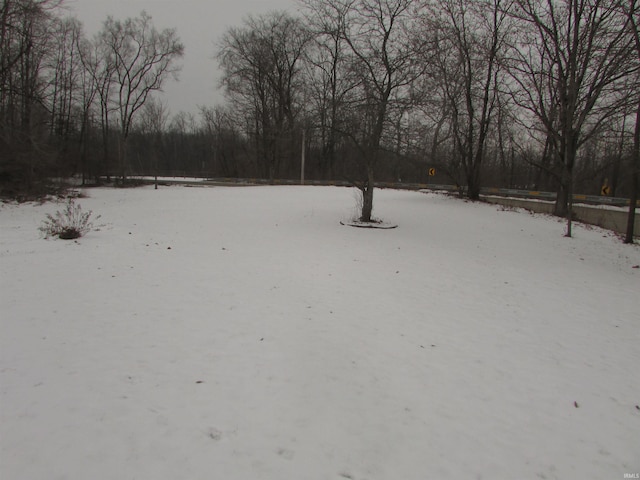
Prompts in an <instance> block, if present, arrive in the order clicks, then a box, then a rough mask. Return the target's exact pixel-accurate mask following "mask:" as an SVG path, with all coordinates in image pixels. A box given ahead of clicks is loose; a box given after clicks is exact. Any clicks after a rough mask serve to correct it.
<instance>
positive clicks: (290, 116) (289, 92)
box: [218, 12, 309, 181]
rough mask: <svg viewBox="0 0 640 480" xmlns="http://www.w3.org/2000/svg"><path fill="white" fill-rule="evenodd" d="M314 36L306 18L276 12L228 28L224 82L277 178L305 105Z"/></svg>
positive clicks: (262, 162)
mask: <svg viewBox="0 0 640 480" xmlns="http://www.w3.org/2000/svg"><path fill="white" fill-rule="evenodd" d="M308 41H309V34H308V31H307V29H306V28H305V26H304V24H303V23H302V22H301V21H300V19H298V18H294V17H292V16H290V15H289V14H287V13H285V12H272V13H270V14H266V15H261V16H255V17H254V16H248V17H246V18H245V20H244V25H243V26H242V27H241V28H231V29H229V30H227V31H226V32H225V34H224V35H223V37H222V40H221V42H220V49H219V52H218V60H219V62H220V65H221V67H222V70H223V77H222V82H221V84H222V86H224V88H225V90H226V93H227V95H228V97H229V99H230V100H231V102H232V103H233V105H234V108H237V109H238V110H239V111H241V112H242V113H243V115H244V118H245V121H246V124H247V127H248V128H247V129H248V132H249V133H250V135H251V136H252V137H253V140H254V142H255V147H256V152H257V164H258V166H259V168H260V169H261V173H262V175H263V176H265V177H267V178H269V179H270V180H271V181H273V180H274V179H275V176H276V175H277V173H278V171H279V165H280V161H281V157H282V154H283V152H284V151H285V150H286V145H287V143H288V142H291V141H292V133H293V130H294V126H295V121H296V118H297V115H298V113H299V111H300V108H301V101H302V98H301V97H302V91H303V89H302V85H301V80H302V75H301V60H302V58H303V54H304V51H305V49H306V47H307V44H308Z"/></svg>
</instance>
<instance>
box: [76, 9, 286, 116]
mask: <svg viewBox="0 0 640 480" xmlns="http://www.w3.org/2000/svg"><path fill="white" fill-rule="evenodd" d="M65 5H66V6H67V8H68V9H69V14H70V15H73V16H75V17H77V18H78V19H79V20H80V21H81V22H82V23H83V24H84V28H85V33H86V35H87V37H92V36H93V35H94V34H95V33H97V32H98V30H100V28H101V26H102V22H103V21H104V20H105V19H106V18H107V16H108V15H112V16H113V17H114V18H116V19H125V18H128V17H136V16H138V15H139V14H140V12H142V11H143V10H145V11H146V12H147V13H148V14H149V15H151V17H152V19H153V24H154V25H155V27H156V28H158V29H163V28H175V29H176V30H177V33H178V36H179V37H180V39H181V40H182V43H183V44H184V46H185V55H184V57H183V59H182V61H181V63H182V65H183V68H182V71H181V72H180V80H179V81H178V82H176V81H174V80H172V79H171V80H169V81H167V83H166V84H165V86H164V95H163V99H164V101H166V103H167V105H168V107H169V110H170V111H171V113H172V114H175V113H178V112H179V111H181V110H182V111H185V112H190V113H197V107H198V105H206V106H213V105H215V104H217V103H222V101H223V95H222V91H220V90H218V89H217V85H218V81H219V78H220V77H219V72H218V69H217V67H218V65H217V62H216V60H215V59H214V58H213V57H214V54H215V52H216V48H217V46H216V44H217V42H218V40H219V38H220V36H221V35H222V33H223V32H224V31H225V30H226V29H227V28H228V27H233V26H240V25H241V24H242V18H243V17H244V16H245V15H247V14H261V13H265V12H268V11H270V10H283V9H285V10H289V11H291V12H295V11H296V10H297V4H296V1H295V0H262V1H261V0H66V1H65Z"/></svg>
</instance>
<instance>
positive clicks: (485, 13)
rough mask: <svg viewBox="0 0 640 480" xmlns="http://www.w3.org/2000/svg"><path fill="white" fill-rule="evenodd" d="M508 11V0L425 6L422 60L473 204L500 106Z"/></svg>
mask: <svg viewBox="0 0 640 480" xmlns="http://www.w3.org/2000/svg"><path fill="white" fill-rule="evenodd" d="M510 8H511V2H510V0H491V1H485V0H472V1H465V0H444V1H443V2H438V3H437V4H436V3H434V4H431V5H430V7H429V8H428V10H427V14H426V18H425V21H424V24H425V29H426V30H427V31H429V32H430V33H431V34H432V35H433V44H432V49H430V50H428V51H427V55H428V57H427V58H426V59H425V61H426V62H427V63H428V64H429V66H430V68H429V71H430V73H431V75H432V76H434V77H435V82H437V83H439V86H440V90H441V91H442V93H443V97H444V98H443V100H444V102H445V104H446V105H447V110H448V113H449V116H450V122H451V133H452V136H453V147H454V151H455V152H456V154H457V155H456V156H457V158H458V159H459V160H460V163H461V165H462V169H463V171H464V176H465V180H466V183H467V195H468V197H469V198H471V199H473V200H477V199H478V198H479V195H480V173H481V167H482V163H483V160H484V156H485V151H486V142H487V139H488V138H489V135H490V129H491V128H492V126H493V124H494V122H495V117H496V110H497V108H498V107H499V106H500V101H499V95H500V89H501V88H502V85H503V83H504V78H505V73H504V70H503V68H502V59H503V56H504V52H505V50H506V48H505V47H506V43H505V39H506V36H507V35H508V34H509V32H510V29H509V17H508V15H507V12H508V11H509V9H510Z"/></svg>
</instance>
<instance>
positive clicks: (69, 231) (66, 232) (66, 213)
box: [40, 198, 100, 240]
mask: <svg viewBox="0 0 640 480" xmlns="http://www.w3.org/2000/svg"><path fill="white" fill-rule="evenodd" d="M92 213H93V212H92V211H91V210H89V211H88V212H83V211H82V207H81V206H80V205H79V204H76V203H75V201H74V199H73V198H70V199H69V200H68V201H67V204H66V206H65V208H64V210H62V211H60V210H58V211H57V212H56V213H55V215H51V214H50V213H47V218H46V219H45V220H44V221H43V222H42V226H41V227H40V231H41V232H42V233H43V234H44V236H45V238H49V237H58V238H62V239H64V240H71V239H74V238H80V237H81V236H83V235H84V234H86V233H87V232H89V231H90V230H91V229H92V228H93V222H91V221H90V218H91V214H92ZM95 218H96V219H98V218H100V216H99V215H98V216H97V217H95Z"/></svg>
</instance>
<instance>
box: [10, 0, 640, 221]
mask: <svg viewBox="0 0 640 480" xmlns="http://www.w3.org/2000/svg"><path fill="white" fill-rule="evenodd" d="M60 3H61V2H60V0H5V1H4V2H3V4H2V7H1V11H0V18H1V22H2V23H1V29H0V53H1V59H2V60H1V63H0V184H1V189H2V193H3V194H5V195H7V194H8V195H17V194H19V193H20V192H28V191H37V190H39V189H44V188H46V184H47V181H48V180H50V179H51V178H55V177H67V176H70V175H76V176H82V178H83V179H84V181H86V182H95V181H99V180H101V179H106V180H108V181H111V180H113V179H118V180H119V181H123V182H124V181H125V179H126V178H127V177H128V176H131V175H155V174H160V175H193V176H207V177H249V178H264V179H269V180H272V181H273V180H276V179H279V178H284V179H294V178H300V168H301V167H300V158H301V154H302V149H304V151H305V157H306V162H305V163H306V167H305V170H306V171H305V178H307V179H319V180H348V181H350V182H351V183H352V184H354V185H356V186H358V187H359V188H360V189H361V191H362V193H363V199H364V206H363V207H364V209H365V210H366V209H367V208H368V207H370V206H371V202H372V196H373V190H372V187H371V186H372V185H373V182H374V181H378V180H380V181H400V180H401V181H405V182H426V181H427V180H428V179H429V178H428V170H429V168H436V169H437V172H438V177H437V178H436V179H432V180H437V183H452V184H456V185H460V186H466V187H467V189H466V192H467V195H468V196H469V197H470V198H472V199H474V198H477V197H478V194H479V189H480V187H481V186H492V187H512V188H526V189H535V190H551V191H557V192H558V194H559V195H558V202H557V205H556V213H557V214H558V215H564V214H566V212H567V209H568V208H569V207H568V199H569V195H570V192H572V191H575V192H580V193H585V194H598V193H600V190H601V188H602V185H604V184H606V185H607V186H608V187H609V192H610V194H612V195H615V196H632V195H633V194H634V192H637V177H638V172H637V171H638V163H639V161H638V158H637V157H638V153H637V152H638V146H637V139H636V141H635V143H634V136H635V137H636V138H637V134H636V131H637V129H638V127H637V123H638V120H637V118H638V115H637V112H638V111H639V110H638V109H639V107H638V105H640V88H638V87H639V80H640V76H639V75H640V69H639V67H640V56H639V55H638V52H639V51H640V47H639V44H638V31H637V25H638V18H639V17H638V15H639V14H638V5H637V3H638V2H637V0H470V1H467V0H465V1H463V0H445V1H438V2H436V1H431V0H324V1H320V0H303V1H302V2H301V7H302V9H301V11H302V14H301V15H299V16H294V15H292V14H290V13H287V12H272V13H269V14H266V15H260V16H249V17H247V18H246V19H245V20H244V22H243V24H242V25H239V26H236V27H233V28H230V29H228V30H227V31H226V32H220V35H219V37H218V51H217V57H216V58H217V61H218V62H219V65H220V68H221V70H222V81H221V84H220V87H221V88H223V89H224V91H225V93H226V99H227V100H226V102H225V103H224V104H222V105H215V106H206V105H203V106H201V107H200V111H199V112H197V113H185V112H168V110H167V108H166V106H164V104H163V103H162V102H161V100H160V97H159V96H157V95H155V92H157V91H159V90H161V88H162V86H163V85H164V84H165V83H166V82H167V81H171V80H172V77H173V76H175V74H176V73H177V72H178V70H179V66H178V61H179V59H180V57H181V56H182V55H183V52H184V47H183V46H182V44H181V43H180V39H179V37H178V34H177V32H176V31H175V30H172V29H165V30H157V29H156V28H155V27H154V26H153V23H152V19H151V17H149V16H148V15H147V14H146V13H144V12H143V13H142V14H141V15H140V16H139V17H137V18H132V19H126V20H122V21H120V20H116V19H113V18H108V19H106V20H105V22H104V23H103V27H102V30H101V31H100V32H98V34H96V35H95V36H93V37H92V38H87V37H86V35H85V33H84V32H83V29H82V25H81V24H80V22H79V21H78V20H76V19H74V18H69V17H65V16H64V15H63V14H64V13H65V12H64V11H63V10H62V9H61V8H60ZM635 194H636V195H637V193H635ZM365 210H363V217H365V218H366V217H367V212H366V211H365ZM369 214H370V212H369Z"/></svg>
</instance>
